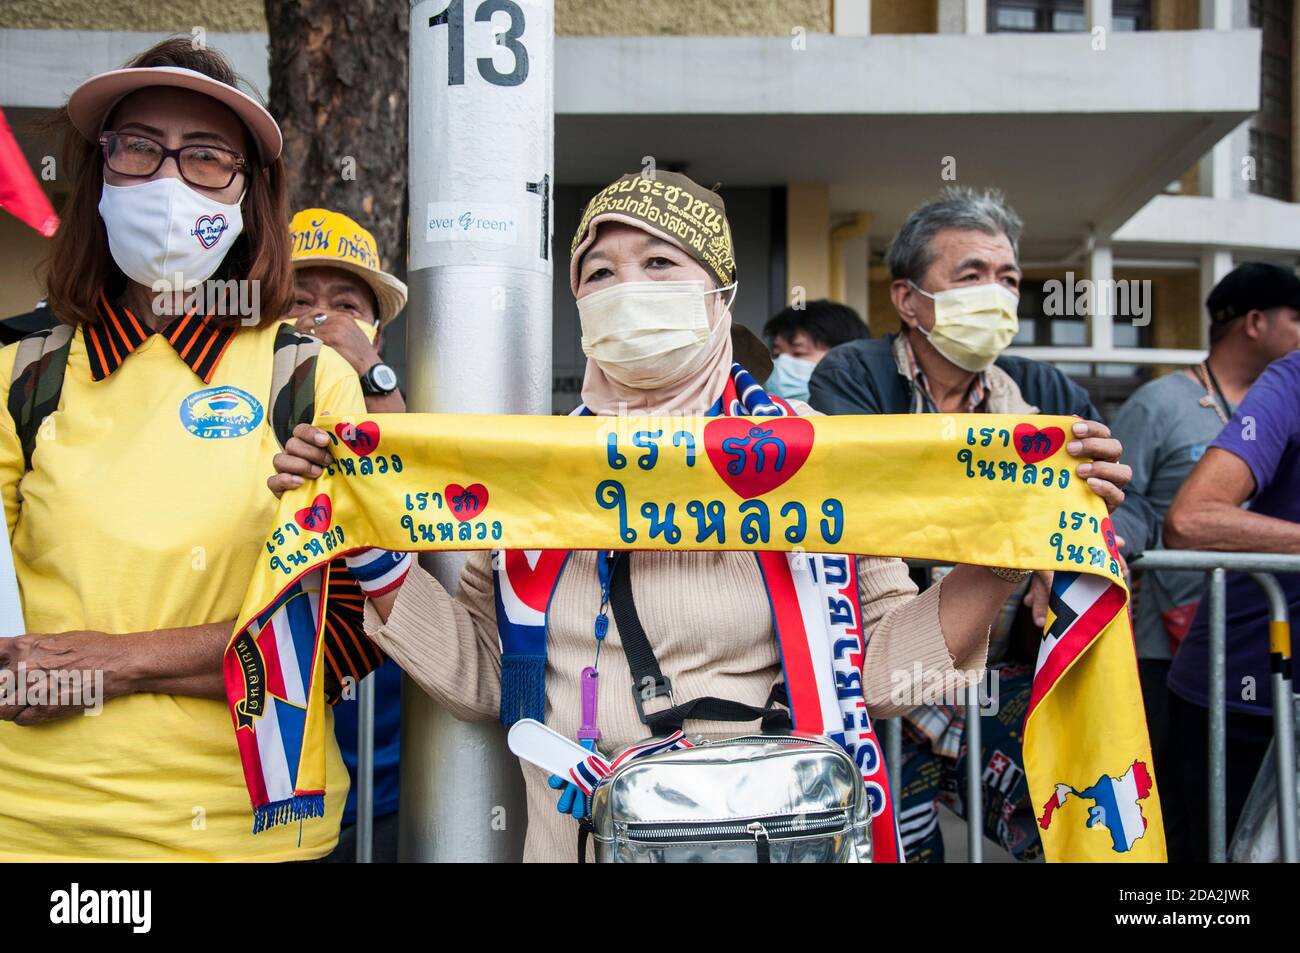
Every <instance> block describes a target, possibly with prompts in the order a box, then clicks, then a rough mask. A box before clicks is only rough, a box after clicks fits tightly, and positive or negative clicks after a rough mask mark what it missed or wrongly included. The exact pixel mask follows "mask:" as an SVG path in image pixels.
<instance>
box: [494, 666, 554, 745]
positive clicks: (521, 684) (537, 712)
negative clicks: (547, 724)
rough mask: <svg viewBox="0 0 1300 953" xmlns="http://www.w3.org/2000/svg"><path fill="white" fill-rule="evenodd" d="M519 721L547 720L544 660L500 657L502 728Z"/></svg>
mask: <svg viewBox="0 0 1300 953" xmlns="http://www.w3.org/2000/svg"><path fill="white" fill-rule="evenodd" d="M521 718H532V719H534V720H535V721H541V722H544V721H545V720H546V656H545V655H503V656H502V657H501V724H503V725H505V726H506V727H507V728H509V727H510V726H511V725H513V724H514V723H515V722H516V721H519V720H520V719H521Z"/></svg>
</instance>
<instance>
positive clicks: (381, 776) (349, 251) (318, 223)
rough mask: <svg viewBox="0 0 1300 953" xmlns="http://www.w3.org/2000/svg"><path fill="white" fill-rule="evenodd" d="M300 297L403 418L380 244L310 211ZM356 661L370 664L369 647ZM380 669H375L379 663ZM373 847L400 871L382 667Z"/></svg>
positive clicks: (349, 740) (321, 331)
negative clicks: (384, 342)
mask: <svg viewBox="0 0 1300 953" xmlns="http://www.w3.org/2000/svg"><path fill="white" fill-rule="evenodd" d="M289 238H290V244H291V247H292V250H293V275H294V295H293V302H292V305H291V306H290V310H289V315H288V316H289V318H290V319H291V320H292V321H293V322H294V323H295V325H296V326H297V328H298V330H300V331H303V332H305V333H307V334H311V335H314V336H316V337H319V338H320V339H321V340H322V341H324V342H325V343H326V344H328V345H329V346H330V347H332V348H334V349H335V350H336V351H338V352H339V353H340V354H341V355H343V357H344V359H345V360H346V361H347V362H348V364H350V365H351V367H352V369H353V370H354V371H356V373H357V377H358V379H359V380H360V382H361V389H362V391H363V392H364V394H365V398H366V410H368V411H370V412H371V413H403V412H404V411H405V410H406V402H405V401H404V400H403V399H402V392H401V391H400V390H398V388H397V375H396V374H395V373H394V372H393V369H392V368H391V367H389V366H388V365H387V364H385V363H384V361H383V359H382V358H381V357H380V356H379V346H380V337H381V335H382V334H383V329H384V327H386V326H387V325H388V324H389V323H390V322H391V321H392V320H393V319H394V318H396V317H397V316H398V314H400V313H401V311H402V309H403V308H404V307H406V285H405V284H404V283H403V282H401V281H399V280H398V279H397V278H395V277H393V276H392V275H390V274H388V273H387V272H385V271H383V270H382V269H381V267H380V258H379V249H378V246H377V245H376V243H375V238H374V236H373V235H371V234H370V232H368V231H367V230H366V229H364V228H362V227H361V226H360V225H358V224H357V223H356V222H355V221H353V220H352V219H351V218H348V216H346V215H344V214H342V213H341V212H332V211H327V210H325V209H319V208H310V209H304V210H303V211H301V212H299V213H298V214H296V215H295V216H294V217H293V221H292V222H291V223H290V225H289ZM359 651H361V652H363V653H364V654H369V651H370V646H369V645H367V644H365V643H362V644H361V648H360V649H359ZM376 660H377V659H376ZM373 678H374V681H375V726H374V754H375V756H374V805H373V817H374V840H373V848H372V853H371V859H372V860H373V861H374V862H376V863H393V862H396V861H397V809H398V793H399V784H398V765H399V761H400V758H401V748H402V739H401V725H402V708H401V693H402V670H401V669H400V668H398V667H397V663H396V662H394V661H392V660H391V659H384V660H383V661H382V663H380V665H379V667H378V668H376V669H375V670H374V673H373ZM359 707H360V706H359V705H358V704H357V693H356V691H355V690H353V691H344V692H342V693H341V695H340V698H339V701H338V702H337V703H336V704H335V705H334V734H335V736H336V737H337V739H338V743H339V750H340V751H341V752H342V754H343V761H344V763H345V764H346V765H347V766H348V776H349V777H350V778H351V781H352V789H351V790H350V791H349V792H348V800H347V804H346V805H345V806H344V809H343V826H342V828H341V829H340V831H339V844H338V847H336V848H335V849H334V852H333V853H331V854H330V855H329V857H327V858H326V860H327V861H328V862H333V863H351V862H353V861H355V860H356V855H357V829H356V820H357V743H358V734H357V730H358V729H357V713H358V710H359Z"/></svg>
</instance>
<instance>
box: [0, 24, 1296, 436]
mask: <svg viewBox="0 0 1300 953" xmlns="http://www.w3.org/2000/svg"><path fill="white" fill-rule="evenodd" d="M1296 6H1297V3H1296V0H711V2H709V3H699V2H695V0H643V2H632V0H557V3H556V26H557V36H558V39H557V43H556V46H557V49H556V88H555V104H556V114H557V116H556V130H557V132H556V136H557V140H556V180H557V187H556V191H555V235H556V242H555V262H556V294H555V303H556V309H555V313H556V321H555V351H554V354H555V383H554V402H555V409H556V410H557V411H564V410H567V409H569V408H570V407H572V406H573V405H574V403H575V402H576V400H577V386H578V383H579V382H580V379H581V368H582V363H583V361H582V354H581V350H580V348H579V346H578V330H577V314H576V310H575V309H574V308H573V307H572V303H571V300H570V296H569V293H568V287H567V245H568V238H569V236H570V235H571V233H572V230H573V228H574V226H575V225H576V222H577V218H578V215H579V213H580V211H581V207H582V204H583V203H584V202H585V200H586V198H587V197H588V196H589V195H590V194H591V192H592V191H594V189H595V188H596V187H598V186H599V185H602V184H604V183H605V182H607V181H609V180H610V179H612V178H613V177H615V176H616V175H618V174H620V173H622V172H626V171H635V170H637V169H640V168H643V167H645V166H646V165H647V164H648V163H650V162H653V163H654V164H655V166H656V167H657V168H666V169H678V170H682V171H685V172H687V173H688V174H690V175H691V176H692V177H694V178H696V179H697V180H699V181H701V182H704V183H706V184H710V185H712V184H714V183H715V182H716V183H721V189H722V193H723V196H724V197H725V199H726V200H727V204H728V208H729V210H730V212H731V215H732V220H733V226H734V231H735V234H736V239H737V244H738V261H739V268H740V294H739V298H738V299H737V304H736V316H737V318H738V319H739V320H740V321H742V322H743V323H744V324H746V325H748V326H749V327H751V328H754V329H756V330H757V329H759V328H761V326H762V324H763V322H764V321H765V320H766V318H767V317H768V316H769V315H770V314H772V313H773V312H775V311H776V310H778V309H779V308H781V307H782V306H784V305H785V304H786V303H787V302H788V301H790V300H792V298H798V297H805V298H807V299H813V298H818V297H833V298H837V299H840V300H843V301H845V302H847V303H849V304H851V305H853V306H854V307H855V308H857V309H858V311H859V312H860V313H861V314H862V315H863V316H864V318H865V319H866V320H867V321H868V323H869V324H870V326H871V330H872V332H873V333H876V334H880V333H885V332H888V331H890V330H893V329H895V328H896V327H897V317H896V316H895V315H894V314H893V311H892V308H891V307H890V304H889V298H888V286H889V276H888V274H887V271H886V269H885V267H884V264H883V253H884V250H885V248H886V246H887V244H888V241H889V239H890V237H891V235H892V234H893V232H894V230H895V229H896V228H897V227H898V225H899V223H900V222H901V221H902V219H903V218H904V216H905V215H906V214H907V212H908V211H909V210H910V209H911V208H913V207H915V206H916V205H918V204H920V203H921V202H922V201H924V200H925V199H927V198H928V197H930V196H933V195H934V194H936V193H937V192H938V191H939V190H940V189H941V188H942V187H943V186H945V185H949V184H962V185H971V186H976V187H986V186H992V187H997V188H1000V189H1002V190H1003V191H1004V192H1005V193H1006V195H1007V198H1008V199H1009V201H1010V202H1011V203H1012V204H1013V205H1014V206H1015V207H1016V208H1017V210H1018V211H1019V212H1020V214H1021V215H1022V217H1023V218H1024V219H1025V222H1026V231H1025V236H1024V240H1023V242H1022V249H1021V252H1022V258H1023V262H1024V265H1025V272H1026V287H1025V293H1024V295H1023V296H1022V304H1021V317H1022V331H1021V335H1020V337H1019V338H1018V339H1017V342H1016V347H1017V349H1018V350H1019V351H1020V352H1021V353H1025V354H1028V355H1032V356H1035V357H1040V358H1043V359H1046V360H1052V361H1054V362H1057V363H1058V364H1060V365H1061V366H1062V367H1063V368H1064V369H1065V370H1067V372H1069V373H1071V374H1072V375H1074V376H1076V377H1077V378H1078V379H1080V380H1081V381H1082V382H1084V383H1085V385H1086V386H1088V387H1089V388H1090V390H1092V392H1093V393H1094V396H1095V397H1096V398H1097V399H1098V400H1099V402H1101V403H1102V404H1103V405H1106V406H1108V407H1114V406H1115V405H1116V403H1117V402H1118V401H1119V400H1122V399H1123V397H1124V396H1126V395H1127V394H1128V393H1129V392H1131V391H1132V389H1133V388H1134V387H1136V386H1137V385H1138V384H1139V383H1141V382H1142V381H1143V380H1145V379H1147V378H1148V377H1149V376H1150V375H1151V374H1153V373H1159V372H1161V370H1162V369H1164V368H1167V367H1169V366H1175V365H1178V364H1182V363H1188V362H1191V361H1195V360H1199V358H1200V357H1201V356H1202V354H1203V353H1204V352H1203V350H1202V349H1203V347H1204V345H1205V343H1206V322H1205V316H1204V308H1203V306H1202V302H1203V300H1204V297H1205V294H1206V292H1207V291H1208V289H1209V288H1210V287H1211V286H1212V285H1213V283H1214V282H1215V281H1216V280H1218V278H1219V277H1221V276H1222V275H1223V274H1224V273H1226V272H1227V271H1228V270H1229V269H1230V268H1231V267H1232V266H1233V263H1234V262H1237V261H1242V260H1246V259H1251V258H1263V259H1268V260H1272V261H1276V262H1278V263H1280V264H1284V265H1286V266H1288V267H1293V266H1295V264H1296V263H1297V258H1298V257H1300V205H1297V200H1300V191H1298V189H1300V151H1298V149H1297V147H1298V146H1300V137H1297V136H1296V133H1295V129H1296V123H1297V121H1298V119H1300V89H1298V75H1297V72H1296V60H1297V57H1296V46H1297V31H1298V30H1300V15H1298V13H1297V10H1296ZM200 29H201V30H203V31H205V36H206V41H207V42H208V43H209V44H210V45H212V46H215V47H218V48H221V49H223V50H224V51H226V52H227V53H228V54H229V55H230V56H231V57H232V59H233V60H234V62H235V64H236V66H237V68H238V69H239V70H240V71H241V73H243V74H244V75H245V76H246V77H247V78H248V79H249V81H250V82H251V83H252V85H253V86H254V87H255V88H257V89H259V90H260V91H261V92H263V93H264V92H265V91H266V88H267V65H266V37H265V32H264V31H265V21H264V18H263V15H262V5H261V3H260V2H259V0H223V2H220V3H218V2H214V0H174V2H170V3H165V4H164V3H161V2H157V0H128V2H126V3H123V4H121V5H119V6H118V7H116V8H113V9H103V8H101V7H100V6H99V5H97V4H93V3H91V2H90V0H61V2H49V0H40V2H38V0H9V2H8V3H6V4H5V5H4V7H3V8H2V9H0V106H2V107H3V108H4V109H5V111H6V114H7V115H8V116H9V119H10V122H11V124H12V125H13V126H14V127H15V131H16V132H17V134H18V135H19V139H20V142H21V143H22V145H23V147H24V149H25V151H26V152H27V155H28V158H29V160H30V161H31V163H32V165H33V167H34V168H35V169H36V170H37V172H38V174H39V173H40V172H41V171H42V168H43V167H42V163H47V162H48V161H49V160H48V159H47V158H46V156H48V155H49V154H50V151H51V147H50V145H49V143H48V142H46V141H44V140H43V139H42V137H41V135H40V133H39V132H38V131H37V130H36V129H35V128H34V126H33V121H34V120H36V119H38V118H39V117H40V116H41V115H42V114H44V113H45V111H47V110H48V109H50V108H52V107H54V106H57V105H59V104H60V103H61V102H62V101H63V99H64V98H65V97H66V95H67V93H68V92H69V91H70V90H71V89H72V88H73V87H74V86H75V85H76V84H77V83H78V82H79V81H80V80H81V79H83V78H84V77H85V76H87V75H90V74H92V73H94V72H96V71H98V70H101V69H108V68H112V67H115V66H118V65H120V64H121V63H122V62H123V61H124V60H126V59H127V58H128V57H129V56H131V55H132V54H133V53H135V52H136V51H138V50H140V49H142V48H144V47H145V46H147V45H148V44H149V43H151V42H153V41H154V40H156V39H157V38H160V37H161V36H163V35H166V34H167V33H171V32H183V33H192V32H193V31H195V30H200ZM46 186H47V188H48V189H49V191H50V193H51V195H52V197H53V198H54V199H55V202H56V206H57V203H58V201H59V199H60V198H61V195H60V183H59V180H58V178H57V174H55V175H54V177H53V178H52V179H50V181H47V182H46ZM43 245H44V240H43V239H41V238H40V237H39V236H38V235H36V234H35V233H34V232H31V231H30V230H28V229H26V228H25V226H23V225H21V224H20V223H18V222H17V221H16V220H14V219H12V218H11V217H9V216H2V215H0V311H3V312H4V313H6V314H8V313H15V312H19V311H25V310H27V309H29V308H30V307H31V306H32V304H33V303H34V301H35V300H36V298H37V297H38V296H39V294H40V291H39V287H38V286H37V284H36V283H35V280H34V278H33V276H32V271H33V268H34V266H35V265H36V263H37V262H38V260H39V259H40V257H41V256H42V254H43ZM1083 279H1089V280H1092V281H1096V282H1106V281H1112V282H1113V281H1119V282H1120V283H1121V284H1120V287H1123V288H1125V289H1133V290H1134V292H1135V293H1136V294H1140V295H1141V296H1142V297H1140V298H1129V297H1127V296H1125V295H1120V296H1117V297H1116V300H1114V301H1107V302H1103V303H1102V306H1101V307H1095V306H1093V307H1089V308H1086V309H1084V310H1085V311H1086V312H1087V313H1061V311H1060V308H1059V307H1056V306H1055V305H1053V304H1052V303H1051V301H1050V300H1049V299H1050V298H1051V290H1052V288H1053V287H1054V286H1053V285H1052V284H1051V282H1053V281H1059V282H1062V284H1063V287H1065V288H1066V289H1067V290H1068V289H1069V288H1070V287H1071V285H1070V282H1071V281H1073V282H1075V283H1076V285H1077V283H1078V282H1079V281H1081V280H1083ZM1130 282H1135V283H1136V284H1129V283H1130ZM1094 297H1095V296H1094ZM1057 303H1058V304H1059V300H1058V302H1057ZM395 337H400V335H396V336H395ZM396 350H397V352H398V353H397V354H395V357H396V359H397V361H398V363H400V357H401V355H400V342H399V344H398V345H397V346H396Z"/></svg>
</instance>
